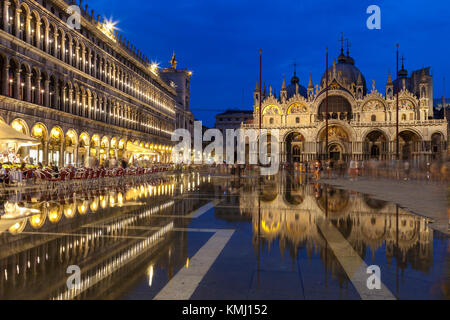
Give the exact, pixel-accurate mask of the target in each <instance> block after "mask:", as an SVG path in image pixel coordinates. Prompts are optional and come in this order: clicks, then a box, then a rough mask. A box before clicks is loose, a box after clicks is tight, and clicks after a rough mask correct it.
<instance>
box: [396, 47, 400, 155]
mask: <svg viewBox="0 0 450 320" xmlns="http://www.w3.org/2000/svg"><path fill="white" fill-rule="evenodd" d="M399 81H400V80H399V78H398V43H397V106H396V126H395V129H396V137H397V139H396V156H397V160H400V152H399V140H398V139H399V135H398V91H399Z"/></svg>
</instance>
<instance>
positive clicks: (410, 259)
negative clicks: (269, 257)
mask: <svg viewBox="0 0 450 320" xmlns="http://www.w3.org/2000/svg"><path fill="white" fill-rule="evenodd" d="M302 179H303V178H302V176H298V177H297V176H295V177H293V176H289V175H279V176H276V178H273V177H272V178H265V180H264V182H263V184H262V188H261V190H262V191H261V193H260V195H258V191H257V189H256V187H257V185H258V182H257V181H254V180H252V181H248V183H247V184H246V185H245V186H244V187H243V188H242V189H241V193H240V195H239V197H240V200H239V201H240V210H241V214H242V215H246V216H247V217H248V219H251V220H252V223H253V241H254V246H255V247H256V246H258V245H262V246H263V247H268V249H269V250H271V246H272V245H273V243H274V242H276V241H278V245H279V249H280V250H281V253H282V255H283V256H284V254H285V251H286V250H287V251H288V252H289V254H290V256H291V257H292V259H295V258H296V257H297V255H298V254H299V250H300V249H305V250H306V253H307V255H308V257H309V258H311V256H312V255H313V254H317V253H318V254H319V255H320V257H321V259H322V261H323V263H324V264H327V266H326V267H327V268H328V269H330V270H332V272H333V273H337V275H338V276H339V275H344V271H343V270H342V269H341V267H340V264H339V262H338V260H337V259H335V258H334V259H332V258H331V257H334V255H333V252H332V251H331V250H330V249H329V247H328V246H327V242H326V240H325V238H324V236H323V235H322V231H321V229H320V227H319V226H318V225H319V222H320V221H323V220H324V219H327V220H328V221H331V223H332V224H333V225H334V226H335V228H336V229H337V230H338V231H339V232H340V233H341V234H342V235H343V236H344V238H345V239H346V240H347V241H348V242H349V243H350V245H351V246H352V247H353V249H354V250H355V251H356V252H357V253H358V254H359V255H360V256H361V257H362V259H363V260H364V259H365V257H366V255H369V254H370V255H372V259H373V257H374V254H375V252H376V251H378V250H379V249H380V248H381V247H383V246H385V251H386V259H387V262H388V264H390V263H391V261H392V259H393V258H395V259H396V260H397V261H398V265H399V266H400V267H401V268H406V267H407V265H408V264H410V265H411V267H412V268H414V269H417V270H419V271H422V272H428V271H429V270H430V268H431V266H432V261H433V260H432V257H433V243H432V240H433V231H432V230H431V229H430V228H429V227H428V225H427V223H428V221H427V219H425V218H422V217H419V216H415V215H413V214H411V213H409V212H407V211H405V210H403V209H401V208H398V207H397V206H396V205H395V204H392V203H387V202H384V201H379V200H375V199H372V198H369V197H367V196H363V195H360V194H356V193H352V192H349V191H346V190H337V189H331V188H328V189H327V187H325V186H319V185H313V184H304V183H303V181H301V180H302ZM396 248H398V250H396ZM325 256H327V258H325ZM369 257H370V256H369Z"/></svg>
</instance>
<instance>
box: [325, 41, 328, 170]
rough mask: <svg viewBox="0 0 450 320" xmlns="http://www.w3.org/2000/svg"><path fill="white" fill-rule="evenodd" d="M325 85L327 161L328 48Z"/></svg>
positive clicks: (326, 155) (326, 143) (326, 156)
mask: <svg viewBox="0 0 450 320" xmlns="http://www.w3.org/2000/svg"><path fill="white" fill-rule="evenodd" d="M326 74H327V75H326V84H325V113H326V115H325V130H326V138H325V160H327V161H328V47H327V55H326Z"/></svg>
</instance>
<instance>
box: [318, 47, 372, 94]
mask: <svg viewBox="0 0 450 320" xmlns="http://www.w3.org/2000/svg"><path fill="white" fill-rule="evenodd" d="M334 68H335V69H336V71H334ZM328 72H329V73H331V77H328V81H329V82H330V83H331V81H333V78H334V77H333V74H334V72H336V73H335V74H336V80H338V82H340V83H341V84H343V85H345V86H351V84H352V83H354V84H355V85H358V84H362V86H363V88H364V92H366V79H365V78H364V75H363V74H362V73H361V71H360V70H359V69H358V68H357V67H355V60H353V58H351V57H350V56H345V55H343V54H342V53H341V55H340V56H339V58H338V63H335V62H333V65H331V66H330V67H329V69H328ZM340 77H342V78H341V81H339V79H340ZM325 81H326V72H324V74H323V76H322V82H321V83H325ZM359 82H360V83H359Z"/></svg>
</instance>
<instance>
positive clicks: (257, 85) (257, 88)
mask: <svg viewBox="0 0 450 320" xmlns="http://www.w3.org/2000/svg"><path fill="white" fill-rule="evenodd" d="M255 92H259V81H258V80H256V87H255Z"/></svg>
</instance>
